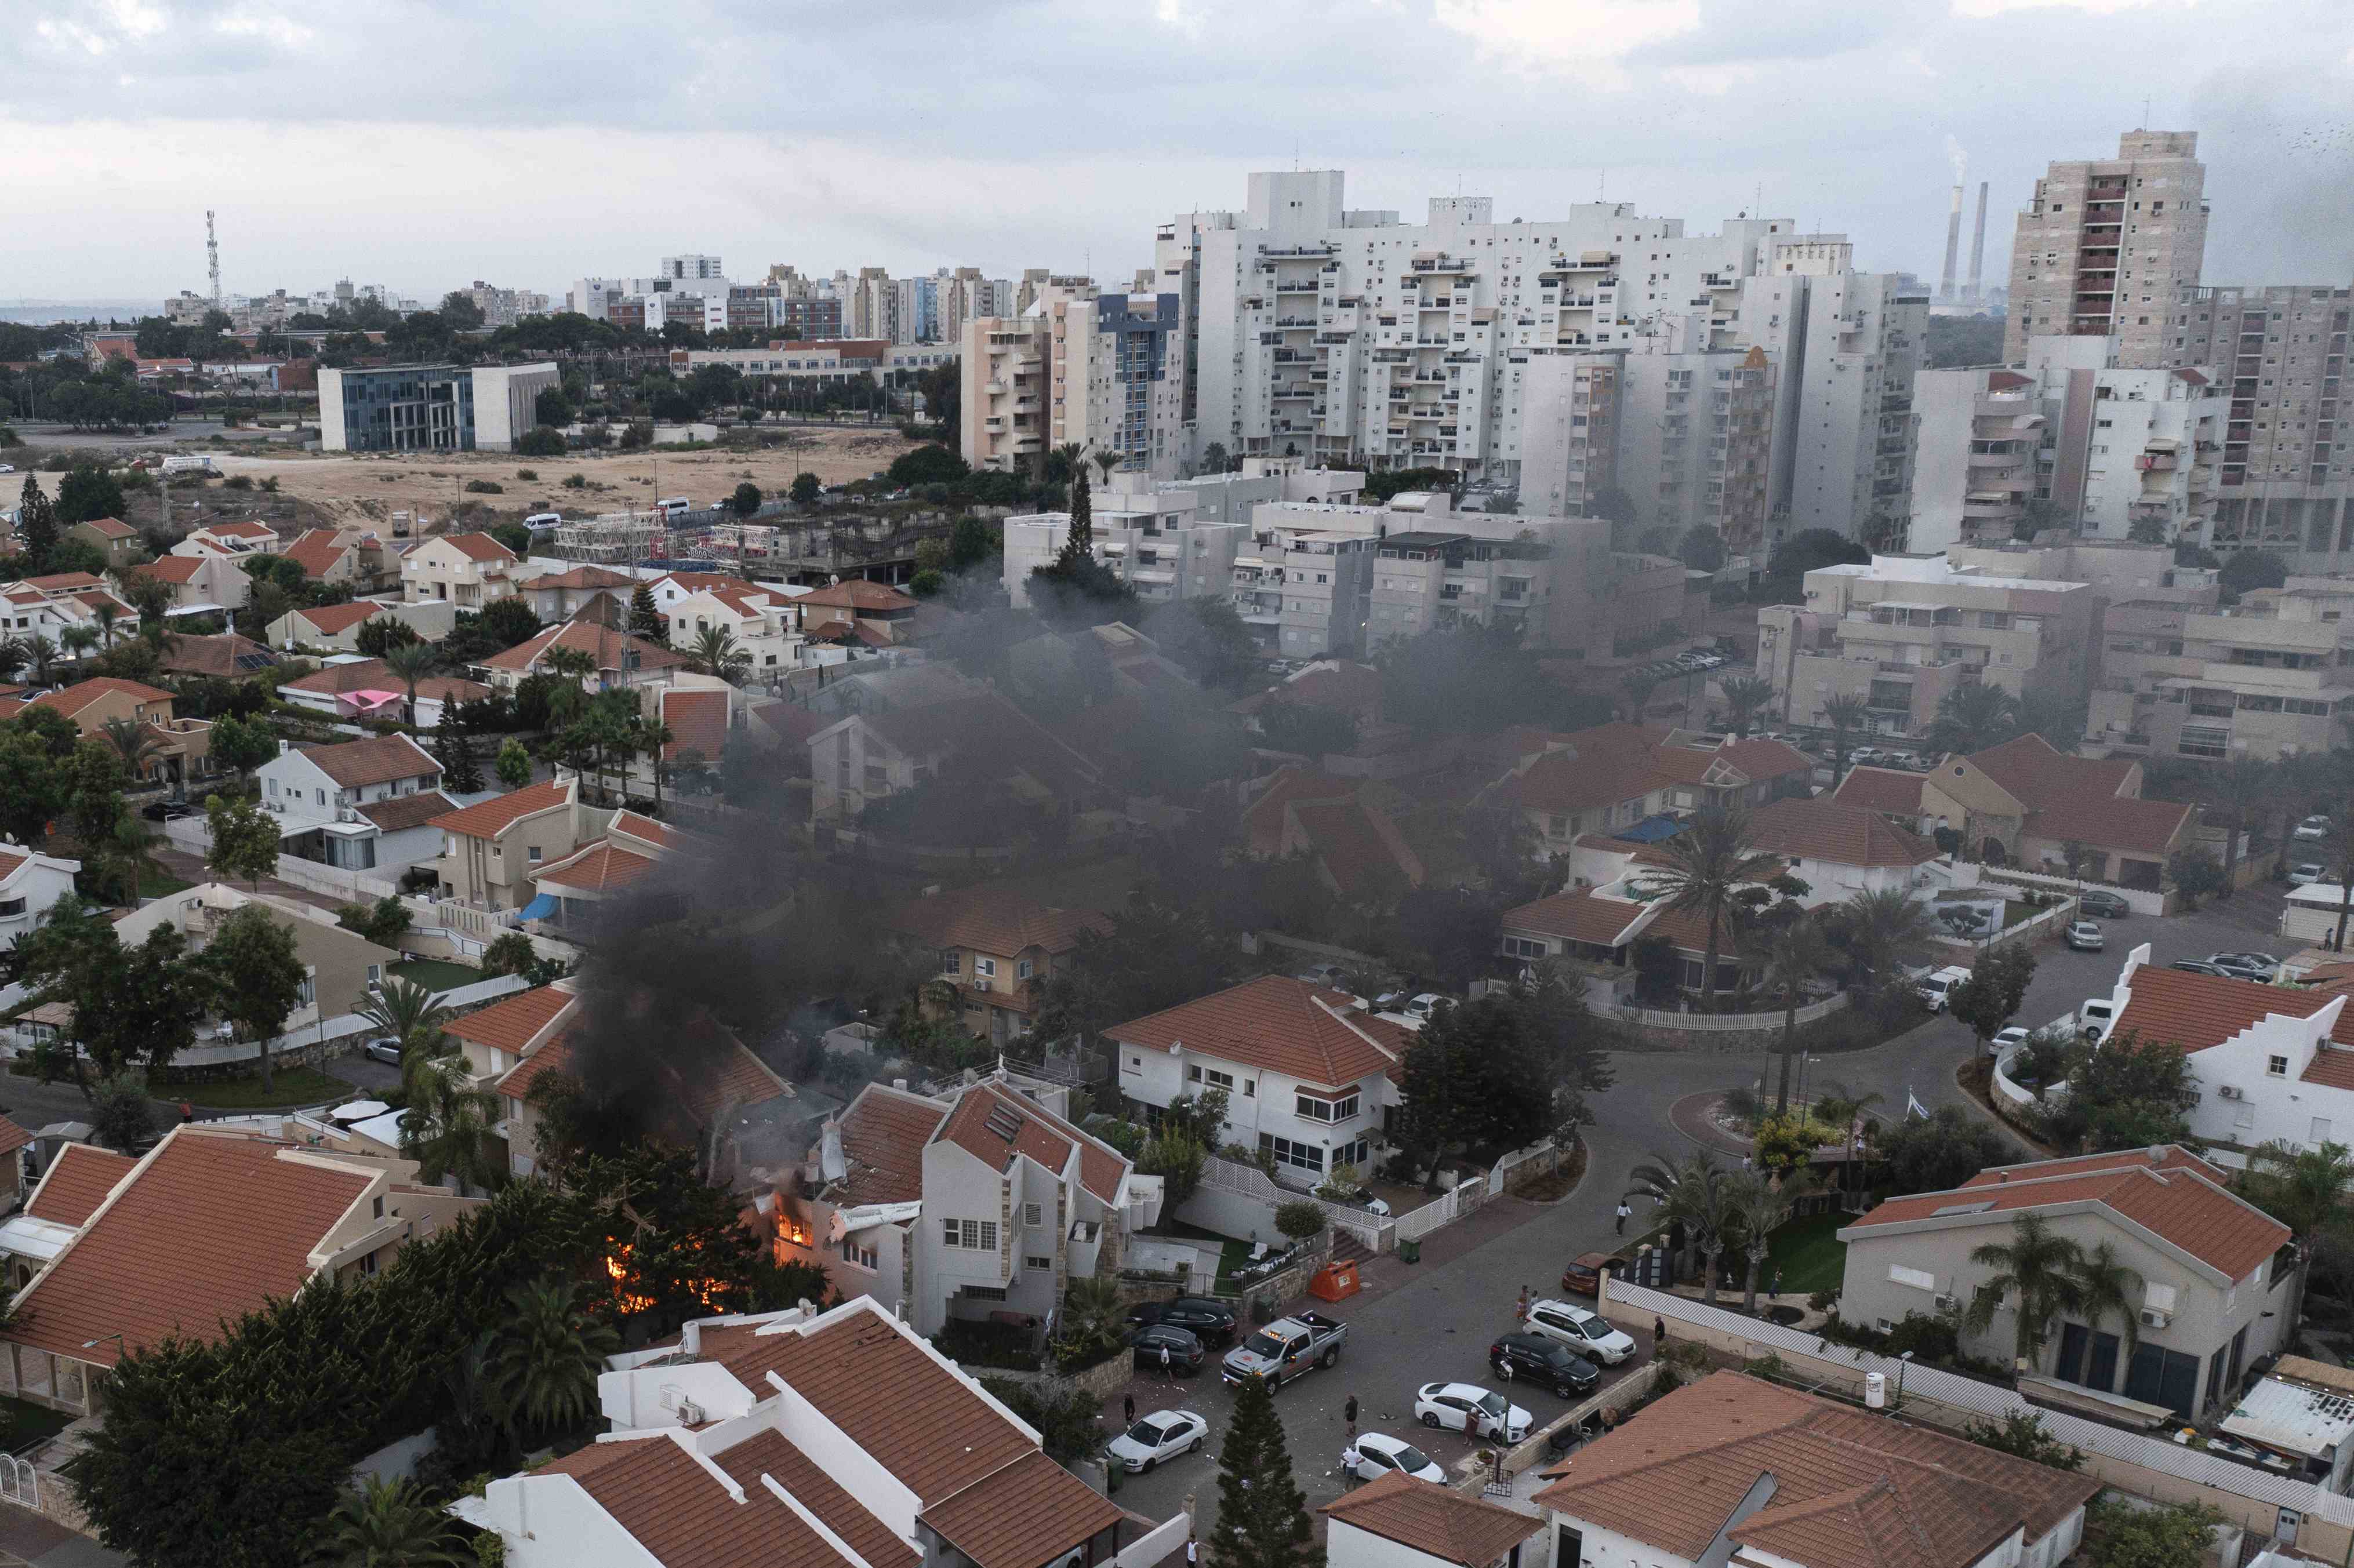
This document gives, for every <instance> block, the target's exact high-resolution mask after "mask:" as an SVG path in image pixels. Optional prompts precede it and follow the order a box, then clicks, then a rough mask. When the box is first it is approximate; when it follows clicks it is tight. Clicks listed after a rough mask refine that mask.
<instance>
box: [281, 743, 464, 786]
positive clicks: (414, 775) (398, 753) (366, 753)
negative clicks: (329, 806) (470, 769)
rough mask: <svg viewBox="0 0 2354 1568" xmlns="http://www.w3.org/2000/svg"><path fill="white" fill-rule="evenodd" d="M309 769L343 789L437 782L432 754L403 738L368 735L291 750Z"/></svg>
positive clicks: (438, 773) (437, 769)
mask: <svg viewBox="0 0 2354 1568" xmlns="http://www.w3.org/2000/svg"><path fill="white" fill-rule="evenodd" d="M295 749H296V750H298V751H299V752H301V753H302V756H303V758H306V759H307V760H308V761H309V762H310V763H311V764H312V766H313V767H315V768H318V769H319V771H320V772H322V773H324V774H325V775H326V776H327V777H328V778H330V779H334V781H335V782H336V783H337V784H340V785H342V786H343V787H344V788H345V789H363V788H365V787H366V786H367V785H370V784H389V783H392V782H393V781H394V780H396V779H439V778H440V776H441V765H440V763H439V762H436V761H435V760H434V759H433V754H432V753H431V752H429V751H428V750H426V749H425V748H424V747H421V746H419V745H418V744H417V743H416V742H415V741H414V740H411V739H410V738H409V737H408V736H405V735H372V736H368V737H367V738H366V740H345V741H339V742H337V743H336V744H335V745H334V746H303V747H296V748H295Z"/></svg>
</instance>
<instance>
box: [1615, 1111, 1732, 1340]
mask: <svg viewBox="0 0 2354 1568" xmlns="http://www.w3.org/2000/svg"><path fill="white" fill-rule="evenodd" d="M1627 1174H1628V1180H1629V1181H1631V1182H1632V1183H1633V1184H1632V1185H1631V1186H1629V1187H1628V1189H1627V1196H1628V1197H1629V1198H1649V1199H1650V1200H1651V1201H1652V1202H1655V1203H1657V1204H1658V1205H1659V1219H1660V1220H1661V1221H1662V1222H1664V1223H1667V1224H1677V1225H1681V1226H1682V1227H1683V1233H1684V1245H1686V1246H1687V1247H1690V1248H1692V1249H1695V1250H1697V1251H1698V1252H1699V1253H1700V1255H1701V1256H1702V1259H1704V1260H1705V1261H1704V1264H1703V1266H1704V1267H1705V1268H1706V1270H1707V1272H1706V1274H1705V1275H1704V1276H1703V1277H1702V1279H1701V1300H1702V1302H1703V1303H1704V1304H1706V1305H1708V1306H1711V1307H1713V1306H1715V1305H1716V1260H1717V1258H1718V1256H1719V1255H1721V1254H1722V1253H1723V1251H1724V1238H1725V1234H1726V1232H1727V1231H1729V1230H1730V1229H1731V1228H1732V1225H1733V1222H1734V1182H1733V1174H1734V1173H1733V1172H1732V1171H1727V1170H1726V1169H1725V1168H1724V1167H1723V1166H1722V1165H1719V1164H1718V1163H1717V1162H1716V1160H1715V1159H1714V1158H1713V1157H1712V1156H1711V1155H1710V1153H1709V1152H1708V1151H1707V1150H1700V1151H1699V1152H1697V1153H1695V1154H1693V1155H1692V1156H1691V1158H1690V1159H1688V1160H1685V1161H1684V1162H1683V1163H1682V1164H1681V1165H1678V1164H1676V1163H1675V1162H1674V1161H1673V1160H1669V1159H1667V1158H1666V1157H1665V1156H1662V1155H1657V1154H1655V1155H1653V1156H1652V1157H1651V1158H1650V1159H1649V1160H1647V1161H1645V1162H1644V1163H1642V1164H1640V1165H1638V1166H1636V1167H1635V1168H1634V1169H1633V1170H1632V1171H1628V1173H1627Z"/></svg>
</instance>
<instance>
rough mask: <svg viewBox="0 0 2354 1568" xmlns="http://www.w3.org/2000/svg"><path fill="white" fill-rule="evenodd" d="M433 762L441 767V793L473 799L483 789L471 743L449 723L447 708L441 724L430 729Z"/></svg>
mask: <svg viewBox="0 0 2354 1568" xmlns="http://www.w3.org/2000/svg"><path fill="white" fill-rule="evenodd" d="M433 759H434V760H435V761H436V762H439V763H440V765H441V788H443V789H451V790H455V791H456V792H457V793H459V794H461V795H472V794H475V793H477V792H478V791H480V790H481V789H482V761H481V759H480V758H477V757H475V755H474V743H473V741H472V739H471V738H469V737H468V736H467V735H466V733H465V732H464V731H463V730H461V729H460V728H459V727H458V726H456V725H453V724H451V722H450V709H449V708H448V707H447V706H446V705H445V706H444V707H443V708H442V710H441V722H440V724H438V725H436V726H433Z"/></svg>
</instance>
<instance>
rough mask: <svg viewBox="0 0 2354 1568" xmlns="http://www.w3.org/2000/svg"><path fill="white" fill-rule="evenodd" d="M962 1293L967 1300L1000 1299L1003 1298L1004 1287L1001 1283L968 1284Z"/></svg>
mask: <svg viewBox="0 0 2354 1568" xmlns="http://www.w3.org/2000/svg"><path fill="white" fill-rule="evenodd" d="M964 1295H965V1298H967V1299H968V1300H972V1301H1002V1300H1004V1299H1005V1287H1003V1286H1002V1285H968V1286H966V1287H964Z"/></svg>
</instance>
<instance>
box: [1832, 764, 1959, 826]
mask: <svg viewBox="0 0 2354 1568" xmlns="http://www.w3.org/2000/svg"><path fill="white" fill-rule="evenodd" d="M1829 799H1830V800H1837V801H1839V802H1840V803H1841V804H1842V805H1849V806H1861V807H1863V808H1864V809H1865V810H1872V811H1877V812H1879V813H1880V814H1881V815H1882V816H1883V817H1885V818H1887V819H1888V820H1889V821H1892V822H1893V823H1895V824H1896V825H1897V826H1898V827H1900V828H1903V830H1904V831H1905V832H1909V833H1920V834H1922V835H1924V836H1927V835H1931V834H1934V833H1935V832H1936V831H1937V821H1936V819H1935V818H1934V817H1930V816H1927V815H1925V813H1924V812H1923V810H1922V799H1921V775H1919V774H1918V773H1915V772H1913V771H1912V770H1911V769H1909V768H1849V769H1848V770H1847V774H1846V776H1845V777H1844V778H1842V779H1840V786H1839V789H1837V790H1835V791H1834V792H1833V793H1832V794H1831V795H1830V796H1829Z"/></svg>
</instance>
